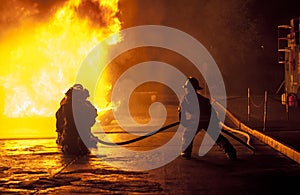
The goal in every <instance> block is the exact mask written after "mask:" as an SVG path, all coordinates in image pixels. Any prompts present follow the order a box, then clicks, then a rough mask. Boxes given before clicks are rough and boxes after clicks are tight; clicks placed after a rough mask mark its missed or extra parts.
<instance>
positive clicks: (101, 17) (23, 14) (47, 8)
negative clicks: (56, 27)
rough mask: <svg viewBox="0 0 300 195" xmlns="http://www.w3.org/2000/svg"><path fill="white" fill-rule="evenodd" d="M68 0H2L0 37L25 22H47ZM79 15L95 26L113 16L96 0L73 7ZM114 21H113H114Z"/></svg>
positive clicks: (35, 23) (104, 25)
mask: <svg viewBox="0 0 300 195" xmlns="http://www.w3.org/2000/svg"><path fill="white" fill-rule="evenodd" d="M67 1H68V0H2V1H1V4H0V25H1V28H0V38H1V37H3V36H4V34H5V33H8V32H9V30H10V29H17V28H20V27H22V25H24V24H27V25H28V23H29V24H33V25H38V24H39V23H44V22H47V21H48V20H49V19H50V18H51V17H52V16H53V14H54V13H55V12H56V11H57V10H58V9H59V8H61V7H62V6H63V5H65V3H66V2H67ZM73 9H74V11H75V13H76V14H77V16H79V17H80V18H83V19H88V20H89V21H90V22H91V24H92V25H93V26H94V27H95V28H102V27H106V26H107V25H109V21H107V19H106V18H105V17H106V16H112V13H109V12H110V10H107V9H105V8H103V7H100V6H99V2H98V1H95V0H82V2H81V3H80V5H79V6H78V7H74V8H73ZM112 23H113V21H112Z"/></svg>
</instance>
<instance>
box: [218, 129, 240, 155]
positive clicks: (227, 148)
mask: <svg viewBox="0 0 300 195" xmlns="http://www.w3.org/2000/svg"><path fill="white" fill-rule="evenodd" d="M216 143H217V144H218V146H219V147H220V148H222V149H223V150H224V152H225V154H226V156H227V157H228V158H229V159H231V160H236V150H235V149H234V147H233V145H232V144H231V143H230V142H229V140H228V139H227V138H226V137H224V136H223V135H222V134H220V135H219V137H218V139H217V141H216Z"/></svg>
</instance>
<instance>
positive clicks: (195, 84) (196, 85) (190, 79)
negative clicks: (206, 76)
mask: <svg viewBox="0 0 300 195" xmlns="http://www.w3.org/2000/svg"><path fill="white" fill-rule="evenodd" d="M188 83H190V84H191V85H192V87H193V88H194V89H195V90H200V89H203V88H202V87H200V86H199V81H198V80H197V79H196V78H195V77H188V79H187V80H186V82H185V84H184V86H183V88H187V87H188Z"/></svg>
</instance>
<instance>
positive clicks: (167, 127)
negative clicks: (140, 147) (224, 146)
mask: <svg viewBox="0 0 300 195" xmlns="http://www.w3.org/2000/svg"><path fill="white" fill-rule="evenodd" d="M179 124H180V122H175V123H172V124H169V125H166V126H164V127H162V128H160V129H158V130H156V131H153V132H150V133H148V134H146V135H143V136H140V137H137V138H134V139H131V140H127V141H122V142H115V143H114V142H107V141H104V140H101V139H99V138H98V137H97V141H98V142H99V143H101V144H104V145H109V146H115V145H127V144H131V143H134V142H137V141H140V140H143V139H146V138H148V137H151V136H153V135H155V134H158V133H160V132H162V131H165V130H167V129H170V128H171V127H175V126H177V125H179ZM220 124H221V126H222V132H223V133H225V134H226V135H228V136H230V137H231V138H233V139H234V140H236V141H238V142H239V143H241V144H242V145H244V146H246V147H247V148H248V149H250V150H251V151H254V150H255V148H254V147H253V146H251V145H250V143H249V142H250V136H249V135H248V134H247V133H244V132H240V131H238V130H234V129H232V128H230V127H228V126H226V125H225V124H223V123H220ZM229 131H233V132H235V133H239V134H242V135H244V136H246V137H247V143H246V142H244V141H243V140H242V139H240V138H238V137H237V136H235V135H234V134H232V133H231V132H229Z"/></svg>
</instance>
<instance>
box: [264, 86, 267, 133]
mask: <svg viewBox="0 0 300 195" xmlns="http://www.w3.org/2000/svg"><path fill="white" fill-rule="evenodd" d="M267 101H268V92H267V91H265V101H264V128H263V130H264V131H265V130H266V123H267Z"/></svg>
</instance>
